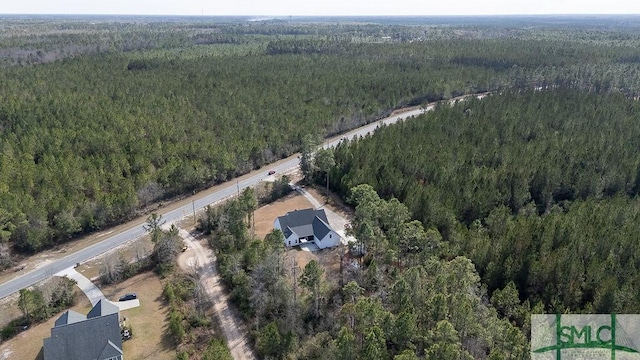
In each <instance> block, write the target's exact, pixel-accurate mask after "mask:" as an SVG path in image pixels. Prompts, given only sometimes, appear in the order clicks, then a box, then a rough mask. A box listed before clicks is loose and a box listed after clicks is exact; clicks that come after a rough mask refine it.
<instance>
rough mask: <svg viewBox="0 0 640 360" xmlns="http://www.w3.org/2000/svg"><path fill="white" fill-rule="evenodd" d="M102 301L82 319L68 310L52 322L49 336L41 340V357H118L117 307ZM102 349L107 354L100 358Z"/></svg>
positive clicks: (70, 359)
mask: <svg viewBox="0 0 640 360" xmlns="http://www.w3.org/2000/svg"><path fill="white" fill-rule="evenodd" d="M103 300H104V299H103ZM103 300H100V301H99V302H98V303H97V304H96V305H95V306H94V307H93V309H91V311H90V312H89V315H90V316H87V318H85V319H81V318H80V317H82V315H80V314H77V313H76V314H73V313H71V312H68V313H65V314H63V315H62V316H61V317H60V318H59V319H58V320H57V321H56V326H55V327H53V328H52V329H51V337H50V338H46V339H44V341H43V345H44V348H43V355H44V360H57V359H65V360H87V359H91V360H94V359H96V360H103V359H112V358H116V359H122V357H123V355H122V335H121V334H120V322H119V320H120V319H119V311H118V310H119V309H118V308H117V307H116V306H115V305H113V304H111V303H109V302H108V301H107V300H104V301H103ZM114 310H115V312H113V311H114ZM70 320H71V322H70ZM76 320H78V321H76ZM109 344H111V345H109ZM108 347H111V348H113V349H114V350H118V351H119V353H118V351H115V352H114V351H113V350H110V349H108ZM105 349H107V350H108V353H109V355H110V356H108V357H105V358H102V357H100V354H102V353H103V352H105ZM118 356H119V357H118Z"/></svg>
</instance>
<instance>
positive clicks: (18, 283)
mask: <svg viewBox="0 0 640 360" xmlns="http://www.w3.org/2000/svg"><path fill="white" fill-rule="evenodd" d="M468 96H477V97H482V96H484V94H480V95H466V96H461V97H459V98H456V99H463V98H466V97H468ZM454 100H455V99H454ZM449 101H452V100H449ZM434 107H435V104H430V105H428V106H426V107H424V108H419V109H415V110H410V111H406V112H402V113H399V114H396V115H393V116H389V117H387V118H384V119H382V120H379V121H376V122H373V123H371V124H369V125H365V126H362V127H360V128H357V129H355V130H352V131H349V132H347V133H345V134H343V135H340V136H337V137H334V138H331V139H328V140H327V141H325V143H324V144H323V147H325V148H327V147H333V146H336V145H337V144H338V143H339V142H340V141H342V140H343V139H352V138H354V137H358V136H365V135H367V134H369V133H372V132H374V131H375V129H376V128H377V127H378V126H380V125H381V124H385V125H388V124H393V123H395V122H398V121H399V120H402V119H406V118H410V117H412V116H417V115H420V114H422V113H424V112H425V111H429V110H432V109H433V108H434ZM299 163H300V161H299V158H298V154H294V155H292V156H290V157H289V158H287V159H286V161H281V162H279V163H278V164H277V165H271V166H266V167H264V168H262V169H260V170H257V171H254V172H253V173H254V175H251V176H249V177H245V178H244V179H242V180H236V179H233V180H230V181H228V182H226V184H224V185H222V186H223V188H222V189H220V190H219V191H216V192H214V193H211V194H208V195H206V196H201V195H198V194H196V195H194V196H193V197H192V202H191V203H190V204H188V205H184V206H182V207H179V208H177V209H174V210H171V211H168V212H165V213H163V212H162V211H158V213H160V214H161V215H162V217H163V219H164V220H166V221H167V223H170V222H175V221H177V220H179V219H181V218H183V217H184V216H188V215H191V214H193V212H194V211H198V210H200V209H202V208H204V207H205V206H207V205H210V204H213V203H216V202H219V201H221V200H224V199H226V198H228V197H231V196H233V195H235V194H237V193H238V192H239V191H242V190H243V189H244V188H246V187H250V186H254V185H256V184H257V183H259V182H260V181H262V180H263V179H264V178H265V177H266V176H267V172H268V171H270V170H274V171H276V173H283V172H286V171H288V170H291V169H293V168H295V167H297V166H298V164H299ZM143 226H144V224H140V225H136V226H134V227H131V228H129V229H127V230H124V231H122V232H121V233H119V234H115V235H112V236H111V237H109V238H106V239H105V240H103V241H101V242H99V243H96V244H93V245H91V246H88V247H86V248H84V249H82V250H79V251H77V252H75V253H72V254H70V255H67V256H65V257H64V258H62V259H59V260H56V261H54V262H53V263H51V264H48V265H46V266H42V267H40V268H38V269H35V270H32V271H30V272H28V273H25V274H24V275H21V276H19V277H17V278H14V279H12V280H9V281H6V282H4V283H3V284H1V285H0V299H2V298H4V297H7V296H9V295H11V294H13V293H15V292H18V291H20V289H24V288H27V287H29V286H31V285H34V284H36V283H38V282H40V281H42V280H44V279H46V278H48V277H50V276H53V274H55V273H57V272H60V271H62V270H64V269H66V268H68V267H71V266H73V265H74V264H76V263H79V262H85V261H87V260H89V259H92V258H94V257H96V256H98V255H100V254H102V253H105V252H107V251H109V250H111V249H114V248H116V247H118V246H120V245H122V244H124V243H126V242H128V241H131V240H134V239H137V238H139V237H140V236H142V235H144V234H145V230H144V228H143Z"/></svg>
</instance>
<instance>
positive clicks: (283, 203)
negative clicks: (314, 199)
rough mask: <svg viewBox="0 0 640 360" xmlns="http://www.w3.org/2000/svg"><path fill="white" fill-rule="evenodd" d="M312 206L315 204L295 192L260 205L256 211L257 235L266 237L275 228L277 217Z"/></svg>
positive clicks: (262, 237)
mask: <svg viewBox="0 0 640 360" xmlns="http://www.w3.org/2000/svg"><path fill="white" fill-rule="evenodd" d="M310 207H313V205H312V204H311V203H310V202H309V200H307V199H306V198H305V197H304V196H302V195H300V194H298V193H295V192H294V193H291V194H289V195H287V196H286V197H284V198H282V199H280V200H277V201H275V202H273V203H271V204H267V205H265V206H262V207H260V208H259V209H258V210H256V212H255V213H254V217H255V225H254V230H255V235H256V237H257V238H258V239H264V237H265V235H267V234H268V233H270V232H271V230H273V222H274V221H275V220H276V218H277V217H279V216H282V215H284V214H286V213H287V212H289V211H293V210H302V209H308V208H310Z"/></svg>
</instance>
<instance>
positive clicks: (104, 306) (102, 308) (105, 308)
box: [87, 299, 120, 319]
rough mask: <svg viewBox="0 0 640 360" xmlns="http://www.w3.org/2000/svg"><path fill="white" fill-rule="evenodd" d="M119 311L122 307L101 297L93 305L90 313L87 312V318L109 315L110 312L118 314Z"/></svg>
mask: <svg viewBox="0 0 640 360" xmlns="http://www.w3.org/2000/svg"><path fill="white" fill-rule="evenodd" d="M119 311H120V309H119V308H118V307H117V306H115V305H113V304H112V303H110V302H109V301H107V300H106V299H100V300H98V302H97V303H96V304H95V305H94V306H93V309H91V311H89V313H88V314H87V319H90V318H92V317H96V316H105V315H109V314H117V313H118V312H119Z"/></svg>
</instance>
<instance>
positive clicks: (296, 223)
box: [274, 209, 338, 248]
mask: <svg viewBox="0 0 640 360" xmlns="http://www.w3.org/2000/svg"><path fill="white" fill-rule="evenodd" d="M274 227H275V228H276V229H280V230H281V231H282V233H283V234H284V241H285V245H287V246H295V245H300V244H301V243H304V242H307V241H313V242H315V243H316V244H318V242H319V241H322V239H324V238H325V237H327V234H332V235H331V236H330V237H333V234H335V236H336V237H337V236H338V235H337V234H336V233H335V231H333V229H332V228H331V226H330V225H329V221H328V220H327V214H326V213H325V211H324V209H320V210H314V209H303V210H294V211H290V212H288V213H287V214H285V215H283V216H280V217H278V218H277V219H276V220H275V221H274ZM336 244H337V243H335V242H334V241H331V242H328V243H327V244H326V245H324V246H320V245H319V244H318V245H319V247H320V248H325V247H330V246H335V245H336Z"/></svg>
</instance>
